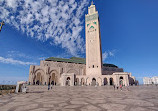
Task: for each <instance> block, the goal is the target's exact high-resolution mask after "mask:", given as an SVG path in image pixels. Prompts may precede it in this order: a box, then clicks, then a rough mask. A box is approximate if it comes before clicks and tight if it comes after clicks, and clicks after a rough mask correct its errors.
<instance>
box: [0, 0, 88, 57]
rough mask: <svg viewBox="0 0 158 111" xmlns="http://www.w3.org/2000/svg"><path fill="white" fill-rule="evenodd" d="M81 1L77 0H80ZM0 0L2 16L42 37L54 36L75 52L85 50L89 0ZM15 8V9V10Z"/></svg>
mask: <svg viewBox="0 0 158 111" xmlns="http://www.w3.org/2000/svg"><path fill="white" fill-rule="evenodd" d="M76 1H77V0H76ZM76 1H75V0H38V1H35V0H5V1H3V0H2V1H0V15H1V16H0V19H1V20H4V21H5V22H6V23H7V24H10V25H12V26H14V27H15V28H16V29H17V30H20V31H22V32H23V33H26V34H27V35H28V36H31V37H34V38H37V39H38V40H42V41H46V40H50V41H51V42H50V43H54V45H60V46H61V47H62V48H65V49H67V50H68V51H69V52H70V53H71V54H72V55H74V56H75V55H77V54H78V53H79V52H82V53H83V52H84V49H85V45H84V44H85V43H84V39H83V37H81V35H80V32H81V31H82V30H83V26H84V25H83V20H81V18H82V17H83V15H84V11H85V9H86V8H87V5H88V0H80V1H78V2H76ZM11 10H12V11H11Z"/></svg>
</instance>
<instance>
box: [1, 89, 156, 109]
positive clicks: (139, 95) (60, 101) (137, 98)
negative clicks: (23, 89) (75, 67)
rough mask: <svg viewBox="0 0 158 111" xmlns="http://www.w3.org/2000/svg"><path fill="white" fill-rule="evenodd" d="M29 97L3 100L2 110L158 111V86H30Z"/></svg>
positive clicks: (18, 95)
mask: <svg viewBox="0 0 158 111" xmlns="http://www.w3.org/2000/svg"><path fill="white" fill-rule="evenodd" d="M28 87H29V92H28V93H26V94H22V93H19V94H9V95H5V96H1V97H0V111H158V86H133V87H130V90H129V91H128V90H126V88H124V89H123V91H120V90H114V89H113V87H110V86H102V87H92V86H77V87H59V86H55V87H53V89H51V90H49V91H48V90H47V86H28Z"/></svg>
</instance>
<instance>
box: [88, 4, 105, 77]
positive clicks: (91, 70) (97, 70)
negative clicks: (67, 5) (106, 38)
mask: <svg viewBox="0 0 158 111" xmlns="http://www.w3.org/2000/svg"><path fill="white" fill-rule="evenodd" d="M85 18H86V22H85V29H86V75H88V76H89V75H91V76H93V75H94V76H97V75H98V76H99V75H102V49H101V36H100V23H99V15H98V11H96V7H95V5H93V2H92V4H91V6H90V7H88V14H87V15H85Z"/></svg>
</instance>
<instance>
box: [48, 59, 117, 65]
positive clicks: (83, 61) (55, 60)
mask: <svg viewBox="0 0 158 111" xmlns="http://www.w3.org/2000/svg"><path fill="white" fill-rule="evenodd" d="M45 61H54V62H67V63H76V64H86V59H85V58H79V57H71V58H69V59H66V58H56V57H49V58H47V59H45ZM103 66H105V67H116V68H118V66H116V65H114V64H107V63H103Z"/></svg>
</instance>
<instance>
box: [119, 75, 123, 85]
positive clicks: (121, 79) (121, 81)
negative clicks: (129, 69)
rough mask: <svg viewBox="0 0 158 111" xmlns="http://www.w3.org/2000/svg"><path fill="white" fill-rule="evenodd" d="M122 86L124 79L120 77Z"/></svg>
mask: <svg viewBox="0 0 158 111" xmlns="http://www.w3.org/2000/svg"><path fill="white" fill-rule="evenodd" d="M120 85H123V77H122V76H121V77H120Z"/></svg>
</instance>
